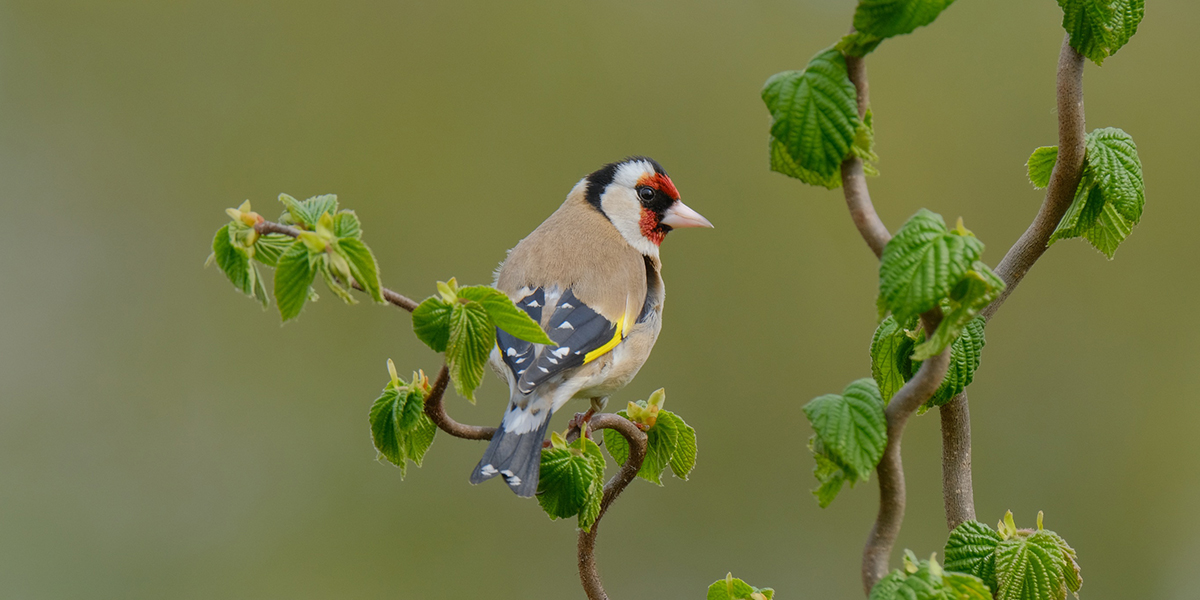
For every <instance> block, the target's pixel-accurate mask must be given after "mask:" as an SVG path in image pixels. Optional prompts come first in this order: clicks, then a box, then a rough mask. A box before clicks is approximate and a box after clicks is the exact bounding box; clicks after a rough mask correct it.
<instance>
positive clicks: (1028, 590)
mask: <svg viewBox="0 0 1200 600" xmlns="http://www.w3.org/2000/svg"><path fill="white" fill-rule="evenodd" d="M946 568H947V569H954V570H958V571H963V572H966V573H970V574H972V575H974V576H976V577H978V578H979V579H981V580H982V581H983V582H984V583H985V584H987V586H988V587H989V588H990V589H992V590H993V591H994V592H995V597H996V598H997V600H1065V598H1066V597H1067V592H1072V593H1074V592H1078V591H1079V587H1080V586H1081V585H1083V579H1082V578H1081V577H1080V574H1079V563H1077V562H1076V560H1075V550H1074V549H1073V548H1071V546H1070V545H1069V544H1067V542H1066V540H1064V539H1063V538H1062V536H1060V535H1058V534H1057V533H1055V532H1053V531H1049V530H1047V529H1044V528H1043V527H1042V514H1041V513H1038V522H1037V529H1036V530H1034V529H1017V527H1016V525H1015V523H1014V522H1013V516H1012V511H1009V512H1008V513H1006V514H1005V515H1004V518H1003V519H1002V520H1001V521H1000V523H999V525H998V526H997V530H993V529H992V528H990V527H988V526H987V525H984V524H983V523H980V522H978V521H967V522H965V523H963V524H962V525H959V526H958V527H955V528H954V531H952V532H950V538H949V539H948V540H947V541H946Z"/></svg>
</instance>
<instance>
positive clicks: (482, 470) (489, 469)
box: [479, 463, 499, 477]
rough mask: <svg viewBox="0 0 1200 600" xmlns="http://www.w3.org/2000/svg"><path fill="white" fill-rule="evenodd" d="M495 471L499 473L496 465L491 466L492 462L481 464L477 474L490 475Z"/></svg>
mask: <svg viewBox="0 0 1200 600" xmlns="http://www.w3.org/2000/svg"><path fill="white" fill-rule="evenodd" d="M496 473H499V471H497V470H496V467H493V466H492V463H488V464H486V465H483V467H481V468H480V469H479V474H480V475H483V476H484V477H492V476H494V475H495V474H496Z"/></svg>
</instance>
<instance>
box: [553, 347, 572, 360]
mask: <svg viewBox="0 0 1200 600" xmlns="http://www.w3.org/2000/svg"><path fill="white" fill-rule="evenodd" d="M570 351H571V349H570V348H568V347H566V346H563V347H562V348H558V349H556V350H551V351H550V354H553V355H554V356H557V357H558V358H562V357H564V356H566V355H567V353H568V352H570Z"/></svg>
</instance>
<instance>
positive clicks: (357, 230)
mask: <svg viewBox="0 0 1200 600" xmlns="http://www.w3.org/2000/svg"><path fill="white" fill-rule="evenodd" d="M333 234H334V235H336V236H337V237H338V239H343V240H344V239H346V238H354V239H356V240H361V239H362V225H361V224H359V222H358V215H356V214H354V211H352V210H343V211H342V212H340V213H338V214H337V215H335V216H334V217H333Z"/></svg>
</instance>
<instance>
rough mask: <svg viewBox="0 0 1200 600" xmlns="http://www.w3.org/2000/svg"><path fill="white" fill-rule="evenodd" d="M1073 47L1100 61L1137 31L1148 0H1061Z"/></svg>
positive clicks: (1059, 3) (1113, 52)
mask: <svg viewBox="0 0 1200 600" xmlns="http://www.w3.org/2000/svg"><path fill="white" fill-rule="evenodd" d="M1058 5H1059V6H1060V7H1061V8H1062V10H1063V21H1062V26H1063V29H1065V30H1066V32H1067V33H1068V34H1070V36H1071V47H1072V48H1074V49H1075V50H1077V51H1079V53H1080V54H1082V55H1084V56H1086V57H1088V58H1090V59H1091V60H1092V62H1094V63H1096V64H1097V65H1099V64H1101V63H1103V62H1104V59H1105V58H1108V57H1109V56H1112V55H1114V54H1116V53H1117V50H1120V49H1121V47H1122V46H1124V45H1125V44H1126V43H1127V42H1128V41H1129V40H1130V38H1132V37H1133V35H1134V34H1135V33H1137V28H1138V24H1139V23H1141V22H1142V17H1143V16H1145V14H1146V5H1145V1H1144V0H1058Z"/></svg>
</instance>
